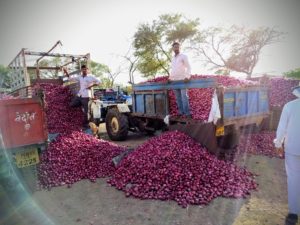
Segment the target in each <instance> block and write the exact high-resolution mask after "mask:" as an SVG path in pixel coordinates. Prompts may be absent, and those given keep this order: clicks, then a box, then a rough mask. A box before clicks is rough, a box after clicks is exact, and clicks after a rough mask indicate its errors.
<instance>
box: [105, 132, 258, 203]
mask: <svg viewBox="0 0 300 225" xmlns="http://www.w3.org/2000/svg"><path fill="white" fill-rule="evenodd" d="M108 183H109V184H111V185H112V186H115V187H116V188H117V189H119V190H123V191H124V192H125V193H126V196H134V197H137V198H140V199H159V200H174V201H177V202H178V204H179V205H181V206H182V207H187V206H188V205H189V204H196V205H198V204H200V205H202V204H208V203H209V202H210V201H212V200H213V199H214V198H216V197H219V196H220V197H221V196H222V197H233V198H239V197H246V196H247V195H248V194H250V191H251V190H255V189H256V188H257V184H256V182H255V180H254V177H253V175H252V174H251V173H250V172H248V171H247V170H246V169H244V168H239V167H237V166H236V165H234V164H232V163H230V162H225V161H222V160H218V159H217V158H216V157H215V156H213V155H211V154H210V153H209V152H208V151H207V150H206V149H205V148H203V147H202V146H201V145H200V144H198V143H196V142H195V141H194V140H193V139H192V138H190V137H188V136H187V135H185V134H183V133H181V132H178V131H172V132H166V133H163V134H162V135H160V136H158V137H154V138H151V139H149V140H148V141H146V142H145V143H143V144H142V145H140V146H139V147H138V148H137V149H136V150H135V151H133V152H132V153H131V154H130V155H128V156H127V157H126V158H124V159H123V160H122V161H121V163H120V164H119V166H118V167H117V170H116V171H115V173H114V174H113V177H112V178H111V179H110V180H109V181H108Z"/></svg>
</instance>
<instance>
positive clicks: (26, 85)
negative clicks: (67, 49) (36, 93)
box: [8, 41, 90, 97]
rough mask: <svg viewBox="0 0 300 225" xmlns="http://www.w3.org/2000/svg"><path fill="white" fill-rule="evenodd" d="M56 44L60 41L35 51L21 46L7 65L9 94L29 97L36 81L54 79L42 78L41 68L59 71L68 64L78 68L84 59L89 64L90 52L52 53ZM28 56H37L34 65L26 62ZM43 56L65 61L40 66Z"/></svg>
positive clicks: (51, 80)
mask: <svg viewBox="0 0 300 225" xmlns="http://www.w3.org/2000/svg"><path fill="white" fill-rule="evenodd" d="M58 45H62V44H61V42H60V41H58V42H56V44H55V45H54V46H53V47H52V48H51V49H50V50H49V51H47V52H37V51H29V50H27V49H26V48H22V49H21V51H20V52H19V53H18V54H17V56H16V57H15V58H14V59H13V60H12V61H11V62H10V63H9V65H8V67H9V69H10V77H11V91H12V92H11V94H12V95H14V96H19V97H31V96H32V89H31V86H32V85H33V84H34V83H36V82H47V83H49V82H50V83H51V82H55V80H54V79H42V78H41V76H40V71H41V70H49V71H53V70H54V71H59V70H61V68H62V67H66V66H68V65H70V64H77V65H78V68H80V66H81V63H82V62H83V61H84V62H85V64H87V65H89V64H90V54H89V53H87V54H84V55H74V54H60V53H53V52H51V51H53V49H54V48H55V47H57V46H58ZM28 57H37V59H36V60H35V62H36V63H35V65H34V66H31V65H30V66H29V65H28V64H27V58H28ZM44 57H52V58H64V59H65V61H64V63H62V65H57V66H40V65H39V64H40V61H41V59H42V58H44ZM32 70H34V71H35V75H36V78H35V79H33V78H32V77H30V73H29V71H32ZM74 73H78V70H77V71H73V72H72V73H70V74H74Z"/></svg>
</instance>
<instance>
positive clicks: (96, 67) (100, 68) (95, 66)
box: [90, 61, 109, 78]
mask: <svg viewBox="0 0 300 225" xmlns="http://www.w3.org/2000/svg"><path fill="white" fill-rule="evenodd" d="M90 70H91V73H92V74H93V75H95V76H96V77H99V78H103V76H104V74H106V73H107V72H108V71H109V68H108V66H107V65H105V64H101V63H97V62H95V61H91V63H90Z"/></svg>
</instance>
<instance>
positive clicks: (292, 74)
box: [284, 68, 300, 79]
mask: <svg viewBox="0 0 300 225" xmlns="http://www.w3.org/2000/svg"><path fill="white" fill-rule="evenodd" d="M284 76H286V77H288V78H296V79H300V68H296V69H294V70H290V71H288V72H286V73H284Z"/></svg>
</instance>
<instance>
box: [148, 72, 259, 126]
mask: <svg viewBox="0 0 300 225" xmlns="http://www.w3.org/2000/svg"><path fill="white" fill-rule="evenodd" d="M201 78H215V79H216V81H217V83H218V85H223V86H225V87H232V86H234V87H236V86H239V87H247V86H253V85H257V82H253V81H246V80H239V79H236V78H233V77H229V76H220V75H192V77H191V79H201ZM167 80H168V77H167V76H162V77H157V78H154V79H151V80H148V81H147V82H150V83H151V82H156V83H159V82H166V81H167ZM213 93H214V89H213V88H193V89H189V90H188V95H189V104H190V112H191V115H192V118H193V119H195V120H200V121H207V120H208V117H209V113H210V110H211V104H212V97H213ZM169 111H170V115H172V116H177V115H179V112H178V107H177V104H176V98H175V94H174V92H173V91H169Z"/></svg>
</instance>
